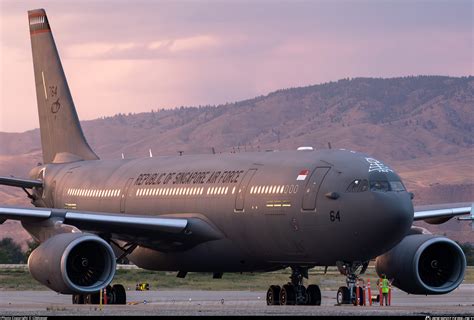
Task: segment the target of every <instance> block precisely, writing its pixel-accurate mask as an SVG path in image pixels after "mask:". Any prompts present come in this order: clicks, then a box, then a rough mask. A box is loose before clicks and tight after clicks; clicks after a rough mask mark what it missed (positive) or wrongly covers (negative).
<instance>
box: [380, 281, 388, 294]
mask: <svg viewBox="0 0 474 320" xmlns="http://www.w3.org/2000/svg"><path fill="white" fill-rule="evenodd" d="M388 286H389V282H388V279H382V293H388Z"/></svg>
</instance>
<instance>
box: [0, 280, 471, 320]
mask: <svg viewBox="0 0 474 320" xmlns="http://www.w3.org/2000/svg"><path fill="white" fill-rule="evenodd" d="M132 289H134V288H132ZM372 294H375V293H372ZM265 295H266V292H252V291H191V290H189V291H183V290H180V291H171V290H158V291H134V290H128V291H127V301H128V304H127V305H104V306H102V307H100V306H98V305H73V304H72V302H71V296H70V295H60V294H57V293H55V292H53V291H2V292H0V319H1V318H2V317H3V318H4V317H6V318H4V319H13V318H9V317H11V316H54V315H95V316H97V315H163V316H178V315H181V316H189V315H210V316H216V315H239V316H242V315H321V316H322V315H325V316H334V315H335V316H337V315H346V316H347V315H358V316H380V315H390V316H399V315H400V316H423V317H426V316H431V317H433V316H435V317H452V316H463V317H472V319H474V284H464V285H461V286H460V287H459V288H457V289H456V290H454V291H453V292H451V293H449V294H447V295H438V296H419V295H408V294H407V293H405V292H403V291H400V290H397V289H394V290H393V295H392V305H391V306H383V307H382V306H380V305H379V304H378V303H374V305H372V306H358V307H356V306H352V305H346V306H337V305H336V298H335V297H336V292H335V291H323V292H322V305H321V306H267V305H266V301H265Z"/></svg>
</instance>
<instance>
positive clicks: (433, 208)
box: [414, 202, 474, 224]
mask: <svg viewBox="0 0 474 320" xmlns="http://www.w3.org/2000/svg"><path fill="white" fill-rule="evenodd" d="M466 214H470V215H471V217H469V218H458V219H459V220H473V219H474V209H473V203H470V202H461V203H444V204H438V205H426V206H415V216H414V220H415V221H416V220H425V222H428V223H431V224H440V223H444V222H446V221H448V220H449V219H451V218H452V217H454V216H462V215H466Z"/></svg>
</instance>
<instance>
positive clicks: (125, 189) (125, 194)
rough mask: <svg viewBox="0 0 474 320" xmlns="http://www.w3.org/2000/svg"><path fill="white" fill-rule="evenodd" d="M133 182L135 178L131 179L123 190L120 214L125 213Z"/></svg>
mask: <svg viewBox="0 0 474 320" xmlns="http://www.w3.org/2000/svg"><path fill="white" fill-rule="evenodd" d="M133 180H134V178H129V179H128V180H127V182H126V183H125V186H124V187H123V189H122V194H121V195H120V212H121V213H124V212H125V205H126V202H127V197H128V193H129V192H128V190H129V189H130V186H131V185H132V182H133Z"/></svg>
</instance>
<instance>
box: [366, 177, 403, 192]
mask: <svg viewBox="0 0 474 320" xmlns="http://www.w3.org/2000/svg"><path fill="white" fill-rule="evenodd" d="M370 191H381V192H387V191H405V186H404V185H403V183H402V182H401V181H383V180H382V181H381V180H377V181H370Z"/></svg>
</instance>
